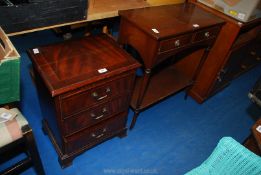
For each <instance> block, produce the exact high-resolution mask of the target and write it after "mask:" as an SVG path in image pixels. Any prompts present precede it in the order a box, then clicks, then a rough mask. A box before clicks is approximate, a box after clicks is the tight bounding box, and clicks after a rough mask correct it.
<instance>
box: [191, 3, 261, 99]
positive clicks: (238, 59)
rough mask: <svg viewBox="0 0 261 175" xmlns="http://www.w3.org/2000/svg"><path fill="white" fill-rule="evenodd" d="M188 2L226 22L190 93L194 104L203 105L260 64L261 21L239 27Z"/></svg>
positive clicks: (209, 9)
mask: <svg viewBox="0 0 261 175" xmlns="http://www.w3.org/2000/svg"><path fill="white" fill-rule="evenodd" d="M191 1H193V2H194V3H195V4H196V5H197V6H198V7H200V8H202V9H204V10H206V11H208V12H210V13H212V14H214V15H216V16H218V17H220V18H222V19H224V20H225V21H226V24H225V25H224V26H223V27H222V29H221V31H220V33H219V36H218V38H217V40H216V42H215V44H214V46H213V48H212V49H211V51H210V53H209V55H208V58H207V59H206V62H205V63H204V65H203V66H202V68H201V71H200V73H199V75H198V77H197V79H196V82H197V83H195V85H194V86H193V88H192V89H191V90H190V92H189V94H190V95H191V96H192V97H193V98H194V99H195V100H196V101H197V102H199V103H202V102H204V101H205V100H206V99H208V98H209V97H210V96H212V95H214V94H215V93H217V92H219V91H220V90H222V89H223V88H224V87H226V86H227V85H229V84H230V82H231V81H232V80H233V79H234V78H236V77H238V76H240V75H241V74H242V73H244V72H246V71H248V70H250V69H251V68H253V67H254V66H256V65H257V64H259V63H260V62H261V59H260V56H261V53H260V50H261V45H260V43H261V42H260V41H261V40H260V38H261V37H260V29H261V25H260V24H261V19H260V18H258V19H255V20H252V21H249V22H247V23H241V22H239V21H237V20H235V19H233V18H230V17H228V16H226V15H225V14H223V13H221V12H219V11H217V10H214V9H211V8H210V7H207V6H205V5H203V4H201V3H199V2H196V0H191Z"/></svg>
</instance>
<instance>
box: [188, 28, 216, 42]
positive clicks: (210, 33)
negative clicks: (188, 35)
mask: <svg viewBox="0 0 261 175" xmlns="http://www.w3.org/2000/svg"><path fill="white" fill-rule="evenodd" d="M219 29H220V27H213V28H209V29H205V30H202V31H200V32H197V33H196V35H195V37H194V39H193V42H198V41H202V40H208V39H212V38H215V37H216V36H217V35H218V32H219Z"/></svg>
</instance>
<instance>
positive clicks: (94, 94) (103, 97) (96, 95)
mask: <svg viewBox="0 0 261 175" xmlns="http://www.w3.org/2000/svg"><path fill="white" fill-rule="evenodd" d="M92 97H94V98H96V100H98V101H99V100H102V99H105V98H107V97H108V95H107V94H106V95H104V96H102V97H98V93H97V92H93V93H92Z"/></svg>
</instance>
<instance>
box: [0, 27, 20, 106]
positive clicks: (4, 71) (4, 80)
mask: <svg viewBox="0 0 261 175" xmlns="http://www.w3.org/2000/svg"><path fill="white" fill-rule="evenodd" d="M19 87H20V55H19V53H18V52H17V50H16V49H15V47H14V46H13V44H12V43H11V41H10V40H9V38H8V37H7V36H6V34H5V33H4V31H3V30H2V28H1V27H0V104H6V103H11V102H15V101H19V99H20V88H19Z"/></svg>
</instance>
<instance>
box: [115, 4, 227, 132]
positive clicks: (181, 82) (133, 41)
mask: <svg viewBox="0 0 261 175" xmlns="http://www.w3.org/2000/svg"><path fill="white" fill-rule="evenodd" d="M119 15H120V16H121V24H120V34H119V39H118V42H119V43H120V44H121V45H130V46H131V47H132V48H134V49H135V50H136V51H137V52H138V53H139V55H140V57H141V61H140V62H141V63H142V64H143V75H142V76H140V77H139V78H138V79H137V81H136V85H135V90H134V95H133V97H132V100H131V107H132V108H133V109H134V111H135V114H134V117H133V120H132V124H131V128H133V127H134V125H135V123H136V119H137V117H138V114H139V113H140V111H141V110H143V109H145V108H147V107H149V106H151V105H153V104H155V103H156V102H158V101H160V100H162V99H164V98H165V97H167V96H169V95H171V94H173V93H175V92H178V91H180V90H182V89H186V88H187V90H188V87H191V85H192V84H193V83H194V80H195V78H196V76H197V74H198V72H199V70H200V68H201V66H202V64H203V63H204V60H205V58H206V57H207V54H208V52H209V50H210V48H211V47H212V45H213V43H214V42H215V39H216V37H217V35H218V33H219V31H220V29H221V27H222V25H223V24H224V21H223V20H222V19H220V18H218V17H216V16H215V15H213V14H211V13H208V12H206V11H204V10H202V9H201V8H199V7H197V6H195V5H193V4H191V3H184V4H179V5H166V6H158V7H147V8H141V9H134V10H125V11H120V12H119ZM199 49H204V52H203V54H201V55H200V58H201V59H199V60H200V61H198V62H197V64H195V65H194V66H193V67H192V68H191V69H193V75H192V76H187V75H185V74H183V73H182V71H179V70H178V69H176V68H175V64H174V63H175V62H178V60H179V57H180V55H186V54H188V53H192V52H194V51H197V50H199ZM177 55H178V56H177ZM173 57H174V61H173V62H174V63H173V64H169V63H167V64H166V61H167V60H168V59H170V58H171V59H173ZM175 57H176V60H175ZM164 64H165V65H166V66H161V65H164ZM159 67H164V68H162V69H159ZM154 70H155V71H154Z"/></svg>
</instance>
